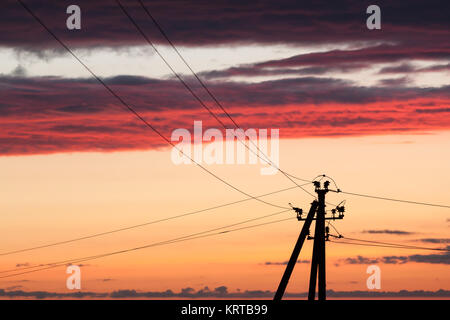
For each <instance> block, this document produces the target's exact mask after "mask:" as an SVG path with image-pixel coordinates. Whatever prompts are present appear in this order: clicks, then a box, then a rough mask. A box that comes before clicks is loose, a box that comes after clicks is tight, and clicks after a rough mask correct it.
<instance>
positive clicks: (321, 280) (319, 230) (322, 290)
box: [274, 181, 345, 301]
mask: <svg viewBox="0 0 450 320" xmlns="http://www.w3.org/2000/svg"><path fill="white" fill-rule="evenodd" d="M329 185H330V182H329V181H325V183H324V184H323V188H321V184H320V182H319V181H314V186H315V192H316V193H317V200H314V201H313V203H312V204H311V208H310V210H309V212H308V215H307V217H306V218H303V217H302V212H303V211H302V209H299V208H295V207H292V208H293V210H294V211H295V212H297V219H298V220H299V221H305V222H304V224H303V227H302V230H301V232H300V235H299V237H298V240H297V243H296V244H295V247H294V250H293V251H292V254H291V258H290V259H289V262H288V264H287V266H286V270H285V271H284V274H283V277H282V278H281V281H280V284H279V286H278V290H277V292H276V293H275V297H274V301H280V300H281V299H282V298H283V295H284V292H285V290H286V287H287V285H288V282H289V279H290V277H291V274H292V271H293V270H294V267H295V265H296V263H297V260H298V257H299V254H300V251H301V249H302V246H303V243H304V242H305V239H306V238H307V239H308V240H309V239H314V245H313V254H312V259H311V274H310V279H309V292H308V300H314V299H315V294H316V283H317V280H318V299H319V300H325V299H326V264H325V262H326V260H325V241H328V238H329V236H330V234H329V229H328V227H325V220H337V219H343V218H344V211H345V208H344V206H337V207H336V208H335V209H332V210H331V214H332V216H331V217H327V216H326V210H325V207H326V201H325V195H326V194H327V193H328V191H332V190H329V189H328V186H329ZM336 212H337V213H338V216H336ZM314 216H316V217H315V218H314ZM313 220H316V226H315V232H314V237H310V236H309V228H310V226H311V223H312V221H313ZM339 237H340V236H339Z"/></svg>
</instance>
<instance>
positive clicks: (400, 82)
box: [379, 77, 412, 87]
mask: <svg viewBox="0 0 450 320" xmlns="http://www.w3.org/2000/svg"><path fill="white" fill-rule="evenodd" d="M379 83H380V85H382V86H388V87H390V86H395V87H399V86H405V85H407V84H410V83H412V80H411V79H410V78H408V77H400V78H389V79H381V80H380V81H379Z"/></svg>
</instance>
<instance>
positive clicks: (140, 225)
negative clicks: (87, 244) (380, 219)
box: [0, 183, 307, 256]
mask: <svg viewBox="0 0 450 320" xmlns="http://www.w3.org/2000/svg"><path fill="white" fill-rule="evenodd" d="M303 185H307V184H306V183H305V184H303ZM295 188H297V186H293V187H289V188H285V189H280V190H276V191H272V192H269V193H265V194H262V195H259V196H256V198H261V197H265V196H269V195H273V194H276V193H280V192H284V191H288V190H292V189H295ZM249 200H252V198H246V199H242V200H237V201H233V202H229V203H225V204H221V205H217V206H213V207H209V208H205V209H200V210H196V211H191V212H187V213H182V214H179V215H175V216H171V217H167V218H163V219H158V220H153V221H148V222H144V223H140V224H136V225H131V226H128V227H123V228H118V229H114V230H110V231H104V232H100V233H94V234H90V235H86V236H82V237H77V238H73V239H69V240H63V241H58V242H53V243H48V244H44V245H40V246H34V247H30V248H24V249H19V250H13V251H8V252H4V253H0V256H6V255H11V254H16V253H21V252H27V251H33V250H38V249H43V248H49V247H54V246H58V245H63V244H68V243H72V242H76V241H81V240H86V239H92V238H97V237H101V236H105V235H108V234H113V233H117V232H122V231H126V230H131V229H135V228H141V227H144V226H148V225H152V224H156V223H160V222H164V221H169V220H173V219H178V218H182V217H187V216H191V215H195V214H199V213H203V212H206V211H210V210H214V209H219V208H223V207H226V206H230V205H233V204H237V203H242V202H245V201H249Z"/></svg>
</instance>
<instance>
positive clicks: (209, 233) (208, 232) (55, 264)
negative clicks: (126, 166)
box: [0, 210, 296, 279]
mask: <svg viewBox="0 0 450 320" xmlns="http://www.w3.org/2000/svg"><path fill="white" fill-rule="evenodd" d="M287 211H290V210H285V211H282V212H277V213H273V214H270V215H266V216H263V217H258V218H254V219H249V220H245V221H242V222H239V223H234V224H231V225H228V226H225V227H220V228H214V229H210V230H206V231H202V232H198V233H194V234H190V235H186V236H182V237H178V238H174V239H170V240H166V241H160V242H155V243H151V244H147V245H143V246H140V247H134V248H130V249H125V250H119V251H113V252H109V253H104V254H98V255H94V256H88V257H82V258H75V259H68V260H64V261H59V262H53V263H48V264H40V265H37V266H28V267H24V268H19V269H18V268H16V269H11V270H3V271H0V273H9V272H15V271H20V270H27V269H28V271H23V272H19V273H14V274H9V275H5V276H0V279H2V278H9V277H13V276H18V275H22V274H27V273H32V272H38V271H42V270H47V269H51V268H56V267H59V266H63V265H67V264H73V263H79V262H84V261H89V260H94V259H100V258H104V257H108V256H112V255H118V254H122V253H127V252H131V251H137V250H142V249H147V248H151V247H156V246H160V245H166V244H171V243H177V242H184V241H189V240H194V239H199V238H205V237H210V236H215V235H221V234H226V233H231V232H235V231H240V230H246V229H252V228H256V227H261V226H265V225H269V224H275V223H280V222H283V221H287V220H293V219H296V218H295V217H291V218H284V219H279V220H274V221H269V222H264V223H259V224H254V225H250V226H245V227H240V228H235V229H230V230H224V231H219V232H214V231H217V230H221V229H226V228H229V227H231V226H237V225H240V224H244V223H248V222H250V221H255V220H259V219H263V218H267V217H269V216H274V215H277V214H282V213H284V212H287ZM212 232H213V233H212ZM40 267H43V268H40ZM36 268H37V269H36ZM29 269H34V270H29Z"/></svg>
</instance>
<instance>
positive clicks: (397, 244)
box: [343, 237, 450, 251]
mask: <svg viewBox="0 0 450 320" xmlns="http://www.w3.org/2000/svg"><path fill="white" fill-rule="evenodd" d="M343 238H344V239H345V240H353V241H359V242H367V243H375V244H383V245H392V246H402V247H408V248H411V249H421V250H422V249H423V250H436V251H450V250H447V249H443V248H430V247H421V246H412V245H407V244H400V243H392V242H381V241H374V240H365V239H355V238H348V237H343Z"/></svg>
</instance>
